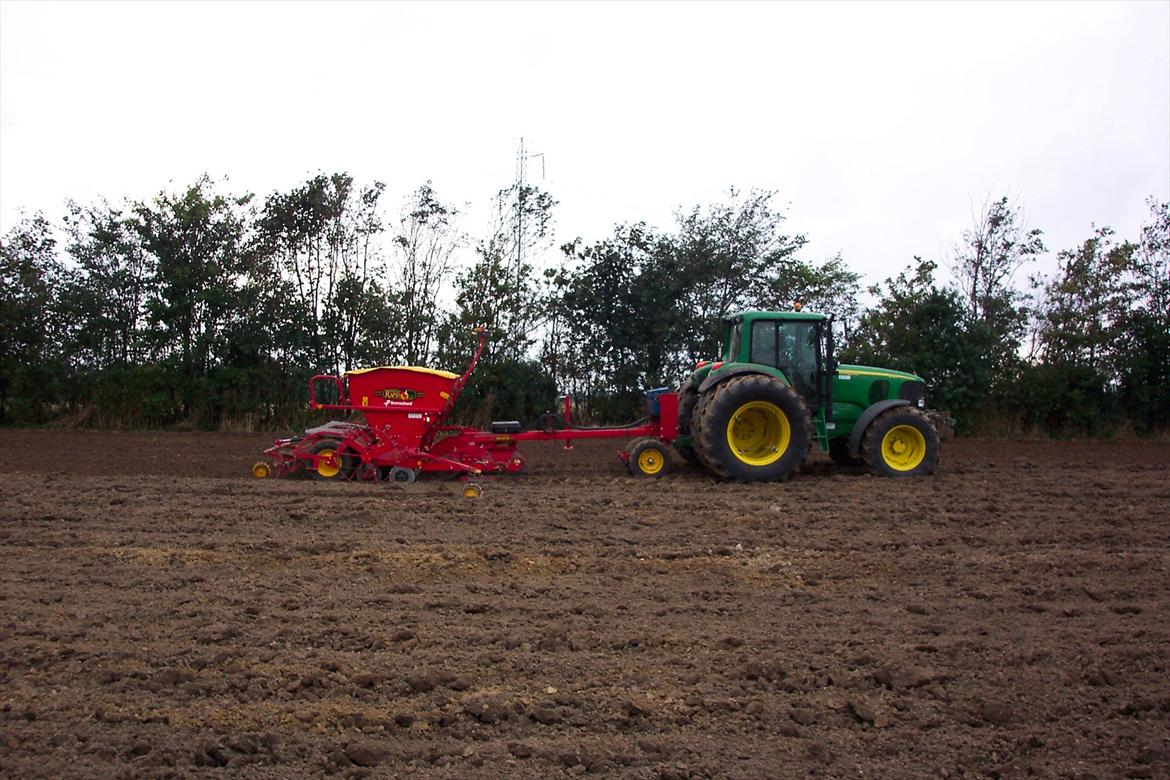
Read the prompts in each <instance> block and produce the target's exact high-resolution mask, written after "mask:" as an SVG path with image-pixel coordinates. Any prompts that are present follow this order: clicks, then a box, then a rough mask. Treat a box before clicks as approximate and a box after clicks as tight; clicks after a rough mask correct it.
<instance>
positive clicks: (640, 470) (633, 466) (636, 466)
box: [626, 438, 670, 479]
mask: <svg viewBox="0 0 1170 780" xmlns="http://www.w3.org/2000/svg"><path fill="white" fill-rule="evenodd" d="M626 467H627V468H628V469H629V470H630V473H631V474H633V475H634V476H635V477H652V478H654V479H658V478H659V477H664V476H666V475H667V474H669V473H670V448H669V447H667V446H666V445H665V444H663V443H662V442H660V441H659V440H658V439H651V438H644V439H635V440H634V442H633V443H632V444H631V445H630V459H629V460H628V461H626Z"/></svg>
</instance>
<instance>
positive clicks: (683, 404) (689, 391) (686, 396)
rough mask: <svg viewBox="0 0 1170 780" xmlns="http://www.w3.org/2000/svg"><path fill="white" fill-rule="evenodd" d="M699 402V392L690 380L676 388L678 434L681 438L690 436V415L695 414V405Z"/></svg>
mask: <svg viewBox="0 0 1170 780" xmlns="http://www.w3.org/2000/svg"><path fill="white" fill-rule="evenodd" d="M698 402H699V391H698V390H696V389H695V386H694V385H693V384H691V380H689V379H688V380H687V381H685V382H683V383H682V385H680V386H679V388H678V432H679V435H681V436H690V435H691V415H692V414H694V412H695V404H697V403H698Z"/></svg>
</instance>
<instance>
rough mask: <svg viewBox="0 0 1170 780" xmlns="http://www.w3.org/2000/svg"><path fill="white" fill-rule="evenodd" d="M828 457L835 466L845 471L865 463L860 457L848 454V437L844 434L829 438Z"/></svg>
mask: <svg viewBox="0 0 1170 780" xmlns="http://www.w3.org/2000/svg"><path fill="white" fill-rule="evenodd" d="M829 457H830V458H832V459H833V462H834V463H836V464H837V468H839V469H843V470H845V471H855V470H857V469H860V468H861V467H862V466H864V465H865V463H864V462H863V461H862V460H861V458H855V457H853V456H852V455H850V454H849V439H848V438H847V437H845V436H841V437H838V438H836V439H829Z"/></svg>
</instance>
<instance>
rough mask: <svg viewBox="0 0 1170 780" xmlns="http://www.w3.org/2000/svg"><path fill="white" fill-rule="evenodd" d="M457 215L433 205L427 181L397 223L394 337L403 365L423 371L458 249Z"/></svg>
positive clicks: (436, 202) (439, 204) (433, 195)
mask: <svg viewBox="0 0 1170 780" xmlns="http://www.w3.org/2000/svg"><path fill="white" fill-rule="evenodd" d="M458 215H459V212H458V211H457V210H456V209H455V208H454V207H453V206H449V205H447V204H445V203H443V202H442V201H441V200H439V197H438V195H437V194H436V193H435V190H434V188H433V187H432V186H431V183H430V182H429V181H428V182H427V183H426V184H424V185H422V186H421V187H419V188H418V189H417V190H415V191H414V192H413V193H412V194H411V196H410V198H408V200H407V202H406V206H405V208H404V209H403V213H402V216H401V217H400V219H399V223H398V231H397V234H396V235H395V236H394V247H395V249H396V250H397V251H398V258H397V263H396V264H395V266H394V267H395V272H394V276H393V283H394V288H395V290H396V291H397V293H398V295H399V296H400V299H401V301H402V311H401V323H402V325H401V328H400V330H399V332H400V334H401V350H402V354H403V357H404V360H405V362H406V363H407V364H409V365H426V364H427V363H428V362H429V361H430V359H431V357H432V355H433V354H434V351H435V346H436V345H435V338H436V336H437V329H438V325H439V316H440V312H439V292H440V290H442V289H443V287H444V285H446V284H447V282H448V281H449V279H450V277H451V274H452V271H453V269H454V260H453V258H454V254H455V251H456V250H457V249H459V248H460V247H461V246H462V245H463V243H464V237H463V235H462V234H461V233H460V231H459V229H458V227H457V226H456V219H457V218H458Z"/></svg>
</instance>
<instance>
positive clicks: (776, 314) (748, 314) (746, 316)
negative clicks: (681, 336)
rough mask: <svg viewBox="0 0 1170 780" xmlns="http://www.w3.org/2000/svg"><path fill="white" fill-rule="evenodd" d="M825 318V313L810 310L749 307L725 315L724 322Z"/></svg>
mask: <svg viewBox="0 0 1170 780" xmlns="http://www.w3.org/2000/svg"><path fill="white" fill-rule="evenodd" d="M827 319H828V316H827V315H825V314H818V313H817V312H812V311H756V310H751V309H749V310H748V311H741V312H740V313H739V314H733V315H731V316H730V317H725V318H724V322H727V323H729V324H732V325H734V324H736V323H740V322H743V321H744V320H803V321H806V322H820V321H823V320H827Z"/></svg>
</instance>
